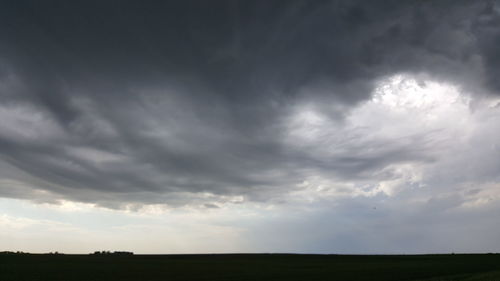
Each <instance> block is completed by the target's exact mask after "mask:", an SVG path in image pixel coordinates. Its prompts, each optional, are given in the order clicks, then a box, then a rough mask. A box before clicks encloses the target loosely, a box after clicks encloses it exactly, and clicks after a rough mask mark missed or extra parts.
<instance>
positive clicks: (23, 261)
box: [0, 254, 500, 281]
mask: <svg viewBox="0 0 500 281" xmlns="http://www.w3.org/2000/svg"><path fill="white" fill-rule="evenodd" d="M0 280H1V281H11V280H15V281H23V280H47V281H48V280H50V281H56V280H64V281H72V280H85V281H97V280H120V281H126V280H140V281H150V280H151V281H152V280H186V281H187V280H217V281H224V280H235V281H236V280H252V281H260V280H262V281H264V280H287V281H291V280H306V281H313V280H343V281H344V280H426V281H431V280H432V281H437V280H467V281H479V280H500V254H481V255H459V254H457V255H408V256H347V255H286V254H235V255H232V254H231V255H229V254H228V255H134V256H114V255H95V256H94V255H41V254H0Z"/></svg>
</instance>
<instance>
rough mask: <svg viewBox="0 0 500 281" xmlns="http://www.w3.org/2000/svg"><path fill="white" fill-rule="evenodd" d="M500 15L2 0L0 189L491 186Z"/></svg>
mask: <svg viewBox="0 0 500 281" xmlns="http://www.w3.org/2000/svg"><path fill="white" fill-rule="evenodd" d="M499 23H500V5H499V3H498V2H495V1H405V2H402V1H369V2H367V1H359V2H358V1H161V2H160V1H140V2H139V1H71V2H68V1H4V2H2V4H0V102H1V103H0V120H1V121H0V159H1V163H0V165H1V171H0V196H3V197H9V198H20V199H27V200H33V201H37V202H57V201H58V200H70V201H79V202H86V203H93V204H97V205H100V206H105V207H110V208H125V207H126V206H128V205H138V206H140V205H148V204H165V205H167V206H171V207H176V206H186V205H193V206H198V207H202V208H203V207H207V206H210V207H217V206H220V205H223V204H226V203H234V204H241V203H245V202H255V203H259V204H260V203H262V204H282V203H283V202H294V200H298V199H297V198H302V199H304V198H306V199H307V200H325V198H345V197H346V196H347V197H353V196H354V197H356V196H365V197H374V196H380V195H383V196H386V197H391V196H396V197H398V198H400V199H401V200H410V199H408V198H412V199H411V200H414V199H415V198H416V197H414V196H408V195H407V193H408V192H413V190H415V189H418V190H420V193H419V196H417V197H419V198H423V199H422V200H424V201H425V200H431V199H432V198H433V199H432V200H441V199H442V198H449V196H450V195H449V194H451V193H453V194H459V197H457V198H455V197H453V198H454V199H453V200H452V201H453V202H454V204H457V205H461V204H462V205H463V204H474V202H476V203H477V204H479V203H480V202H482V201H481V200H485V199H484V198H497V196H498V195H497V194H496V193H495V191H496V190H497V189H498V188H497V187H498V182H499V180H500V179H499V176H498V175H500V173H499V172H500V170H499V169H500V162H499V160H498V159H500V158H499V157H498V147H497V145H496V144H497V143H499V141H500V133H497V131H498V124H499V123H498V121H500V112H499V106H498V105H499V103H498V98H499V97H500V96H499V93H500V84H499V82H498V81H499V80H498V79H497V77H499V75H500V58H499V55H498V52H497V49H498V46H499V44H500V41H499V40H500V24H499ZM415 97H419V98H421V100H417V101H415ZM495 130H496V131H495ZM457 190H458V191H457ZM297 194H298V197H294V196H296V195H297ZM374 198H375V197H374ZM328 200H330V199H328ZM331 200H333V199H331ZM377 200H378V199H377ZM426 202H427V201H426ZM429 202H431V201H429ZM429 204H431V203H429Z"/></svg>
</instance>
